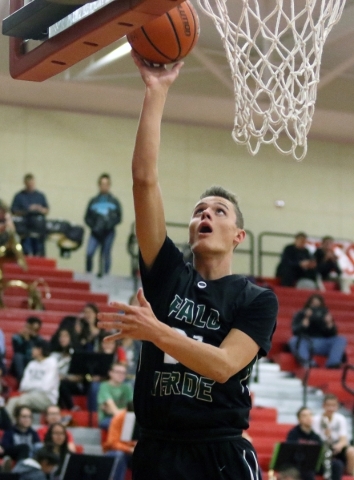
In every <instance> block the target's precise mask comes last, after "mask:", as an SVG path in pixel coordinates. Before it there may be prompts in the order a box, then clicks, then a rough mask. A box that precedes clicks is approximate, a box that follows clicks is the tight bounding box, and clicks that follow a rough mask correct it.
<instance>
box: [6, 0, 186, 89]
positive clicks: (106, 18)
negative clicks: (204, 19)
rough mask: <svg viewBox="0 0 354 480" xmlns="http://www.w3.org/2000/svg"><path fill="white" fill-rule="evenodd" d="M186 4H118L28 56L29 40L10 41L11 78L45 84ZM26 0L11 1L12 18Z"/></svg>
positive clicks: (166, 0) (126, 0) (172, 0)
mask: <svg viewBox="0 0 354 480" xmlns="http://www.w3.org/2000/svg"><path fill="white" fill-rule="evenodd" d="M182 1H183V0H117V1H112V2H111V3H109V4H107V5H105V6H104V7H102V8H101V9H100V10H97V11H96V12H95V13H93V14H91V15H90V16H87V17H85V18H83V19H82V20H80V21H79V22H78V23H76V24H74V25H72V26H70V27H69V28H67V29H66V30H64V31H62V32H60V33H58V34H57V35H55V36H53V37H51V38H49V39H48V40H45V41H44V42H43V43H41V44H40V45H39V46H38V47H36V48H34V49H33V50H30V51H28V52H26V45H25V40H24V39H22V38H15V37H10V75H11V77H12V78H14V79H18V80H30V81H34V82H42V81H44V80H47V79H48V78H50V77H53V76H54V75H57V74H58V73H61V72H63V71H64V70H66V69H67V68H69V67H71V66H73V65H75V64H76V63H78V62H79V61H81V60H83V59H84V58H87V57H89V56H90V55H93V54H94V53H96V52H98V51H99V50H101V49H102V48H104V47H106V46H107V45H110V44H111V43H113V42H115V41H116V40H119V39H120V38H122V37H123V36H124V35H126V34H128V33H129V32H131V31H133V30H135V29H136V28H138V27H140V26H142V25H144V24H145V23H148V22H149V21H150V20H153V19H154V18H156V17H159V16H160V15H163V14H164V13H165V12H167V11H168V10H170V9H171V8H174V7H175V6H176V5H179V4H180V3H182ZM23 5H24V0H10V14H13V13H15V12H16V11H17V10H19V9H20V8H22V7H23Z"/></svg>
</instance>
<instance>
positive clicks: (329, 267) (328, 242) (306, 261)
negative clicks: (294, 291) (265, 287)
mask: <svg viewBox="0 0 354 480" xmlns="http://www.w3.org/2000/svg"><path fill="white" fill-rule="evenodd" d="M307 241H308V238H307V235H306V233H304V232H299V233H297V234H296V235H295V238H294V242H293V243H291V244H289V245H286V246H285V247H284V249H283V252H282V254H281V259H280V262H279V264H278V266H277V268H276V272H275V276H276V277H277V278H278V279H279V281H280V285H282V286H284V287H297V288H306V289H318V290H324V289H325V287H324V284H323V282H324V281H328V280H331V281H335V282H336V283H337V284H338V288H339V289H340V290H341V291H342V292H344V293H350V284H351V279H348V278H346V277H345V276H344V275H343V272H342V270H341V268H340V266H339V263H338V258H337V256H336V254H335V244H334V239H333V237H331V236H325V237H323V238H322V240H321V243H320V244H319V245H318V247H317V248H316V250H315V251H314V253H311V252H310V250H309V248H308V247H307Z"/></svg>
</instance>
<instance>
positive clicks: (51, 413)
mask: <svg viewBox="0 0 354 480" xmlns="http://www.w3.org/2000/svg"><path fill="white" fill-rule="evenodd" d="M54 423H61V424H62V425H64V427H66V425H65V423H64V421H63V418H62V416H61V412H60V408H59V407H58V406H57V405H49V407H47V408H46V411H45V425H42V426H41V427H39V428H38V429H37V433H38V436H39V438H40V440H41V442H44V438H45V436H46V434H47V432H48V429H49V427H50V426H51V425H53V424H54ZM66 434H67V436H68V449H69V450H70V452H76V446H75V442H74V437H73V436H72V434H71V432H70V431H69V430H67V431H66Z"/></svg>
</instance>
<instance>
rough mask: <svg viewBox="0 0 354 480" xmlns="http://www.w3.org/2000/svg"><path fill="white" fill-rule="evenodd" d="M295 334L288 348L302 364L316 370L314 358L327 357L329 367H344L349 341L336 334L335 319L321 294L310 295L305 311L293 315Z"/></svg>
mask: <svg viewBox="0 0 354 480" xmlns="http://www.w3.org/2000/svg"><path fill="white" fill-rule="evenodd" d="M292 333H293V337H292V338H291V339H290V340H289V347H290V350H291V352H292V353H293V355H295V356H296V357H297V359H298V360H299V362H300V363H302V364H304V365H308V364H311V366H314V367H316V366H317V364H316V363H315V361H314V360H312V356H313V355H324V356H326V357H327V359H326V367H327V368H339V367H340V366H341V363H342V360H343V356H344V354H345V347H346V344H347V341H346V339H345V337H343V336H342V335H338V334H337V327H336V325H335V323H334V320H333V317H332V315H331V313H330V312H329V311H328V308H327V307H326V305H325V302H324V299H323V297H322V296H321V295H318V294H315V295H311V296H310V297H309V298H308V300H307V302H306V303H305V305H304V308H303V309H302V310H300V311H299V312H297V313H296V314H295V315H294V317H293V321H292Z"/></svg>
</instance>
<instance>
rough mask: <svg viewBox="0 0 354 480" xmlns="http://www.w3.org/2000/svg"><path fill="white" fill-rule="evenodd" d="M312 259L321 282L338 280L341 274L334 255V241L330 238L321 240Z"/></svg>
mask: <svg viewBox="0 0 354 480" xmlns="http://www.w3.org/2000/svg"><path fill="white" fill-rule="evenodd" d="M314 258H315V260H316V264H317V271H318V273H319V274H320V276H321V278H322V280H332V279H334V278H338V277H339V275H340V274H341V273H342V271H341V269H340V268H339V266H338V263H337V257H336V254H335V253H334V239H333V238H332V237H323V238H322V242H321V245H320V246H319V247H318V248H317V250H316V251H315V254H314Z"/></svg>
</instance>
